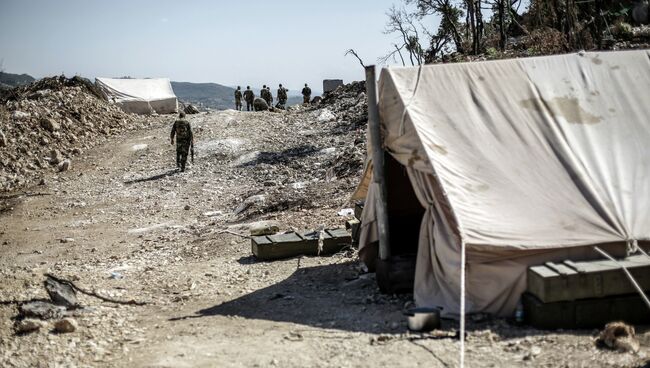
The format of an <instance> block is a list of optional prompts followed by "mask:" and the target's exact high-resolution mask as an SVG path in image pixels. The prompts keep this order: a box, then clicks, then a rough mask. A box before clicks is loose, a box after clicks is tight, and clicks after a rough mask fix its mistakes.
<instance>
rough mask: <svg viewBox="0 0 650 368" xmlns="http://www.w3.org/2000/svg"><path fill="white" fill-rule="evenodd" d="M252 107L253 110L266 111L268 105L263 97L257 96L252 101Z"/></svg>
mask: <svg viewBox="0 0 650 368" xmlns="http://www.w3.org/2000/svg"><path fill="white" fill-rule="evenodd" d="M253 109H254V110H255V111H268V109H269V105H268V104H267V103H266V101H264V99H262V98H259V97H257V98H256V99H255V100H254V101H253Z"/></svg>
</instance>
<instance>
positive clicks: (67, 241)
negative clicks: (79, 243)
mask: <svg viewBox="0 0 650 368" xmlns="http://www.w3.org/2000/svg"><path fill="white" fill-rule="evenodd" d="M61 243H74V238H63V239H61Z"/></svg>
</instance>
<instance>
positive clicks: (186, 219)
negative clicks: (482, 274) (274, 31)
mask: <svg viewBox="0 0 650 368" xmlns="http://www.w3.org/2000/svg"><path fill="white" fill-rule="evenodd" d="M346 98H347V99H348V100H349V101H348V102H349V103H348V105H349V106H357V105H360V106H363V104H364V101H362V100H356V99H357V96H355V94H354V93H350V94H349V96H347V97H346ZM348 105H346V106H348ZM350 116H353V118H348V117H350ZM346 119H349V121H348V120H346ZM352 120H354V121H352ZM171 121H172V118H169V117H160V118H158V120H157V122H149V123H148V124H145V125H143V128H142V129H138V130H134V131H132V132H129V133H128V134H127V133H122V134H121V135H119V134H118V135H116V136H114V137H111V138H108V141H107V143H106V144H104V145H101V146H99V147H96V148H93V149H89V150H87V151H84V152H83V154H81V155H79V157H77V158H76V159H75V162H74V165H73V168H72V169H71V170H69V171H65V172H62V173H50V174H49V175H47V176H45V179H46V185H44V186H40V187H38V189H37V190H29V191H28V192H27V193H30V194H31V195H16V196H10V195H6V196H4V197H3V203H4V207H3V208H4V211H3V212H1V213H0V244H1V246H0V276H1V277H2V280H3V281H2V283H0V366H3V367H86V366H92V367H95V366H98V367H113V366H117V367H196V366H199V367H212V366H219V367H272V366H277V367H330V366H334V367H370V366H388V367H418V366H422V367H455V366H457V362H458V349H459V340H458V337H457V333H456V329H457V323H456V322H454V321H444V322H443V328H442V330H440V331H436V332H435V333H434V334H425V335H419V334H411V333H408V332H407V330H406V321H405V319H404V317H403V314H402V313H403V310H404V308H406V307H408V306H409V305H410V304H411V299H412V296H411V295H399V296H397V295H382V294H380V293H379V291H378V289H377V286H376V282H375V279H374V275H372V274H363V271H362V270H361V267H360V265H359V263H358V259H357V256H356V254H355V252H354V251H352V250H351V251H345V252H341V253H339V254H336V255H334V256H329V257H297V258H292V259H287V260H281V261H275V262H257V261H256V260H255V258H254V257H252V255H251V250H250V241H249V240H248V239H246V238H245V237H242V236H238V235H235V234H246V232H247V229H248V224H249V223H250V222H252V221H257V220H267V219H271V220H276V221H278V222H279V223H280V224H281V225H282V229H281V230H290V229H295V230H302V229H313V228H316V227H318V226H321V225H326V226H342V225H343V223H344V221H345V218H344V217H341V216H338V215H337V212H338V211H339V210H341V209H342V208H346V207H348V206H349V203H348V198H349V196H350V194H351V192H352V190H353V189H354V186H355V184H356V180H357V179H358V177H359V172H360V170H361V168H362V167H361V166H362V163H361V162H362V161H361V159H362V157H363V150H364V146H363V143H362V141H363V138H364V135H365V131H364V125H363V124H361V123H359V121H360V119H359V118H358V116H357V115H355V114H350V113H349V111H348V110H345V111H343V110H341V106H338V105H335V104H334V105H330V106H328V107H326V108H324V109H312V108H298V109H295V110H293V111H290V112H283V113H245V112H236V111H224V112H218V113H211V114H200V115H195V116H192V117H191V118H190V121H191V123H192V126H193V128H194V129H195V132H196V133H195V134H196V154H197V157H196V158H195V164H193V165H191V166H190V167H189V170H188V171H187V172H185V173H179V172H176V171H175V170H174V153H173V147H172V146H171V145H170V144H169V138H168V135H169V129H170V126H171ZM359 156H360V157H359ZM350 157H354V159H349V160H348V159H344V158H350ZM45 273H52V274H55V275H58V276H61V277H64V278H67V279H70V280H73V281H74V282H75V283H76V284H78V285H79V286H82V287H84V288H86V289H89V290H94V291H95V292H97V293H98V294H101V295H104V296H108V297H112V298H115V299H120V300H136V301H142V302H146V303H147V304H146V305H144V306H135V305H119V304H115V303H109V302H103V301H101V300H99V299H97V298H94V297H90V296H84V295H81V296H80V302H81V305H82V306H83V308H80V309H76V310H73V311H69V312H68V313H69V314H70V317H71V318H73V319H74V320H75V321H76V322H77V324H78V328H77V329H76V331H74V332H71V333H61V334H59V333H55V332H54V331H52V329H53V326H54V320H50V321H45V325H44V326H42V327H41V328H40V329H39V330H38V331H35V332H32V333H27V334H18V335H17V334H15V333H14V329H13V326H14V319H15V317H16V316H17V314H18V304H19V303H18V302H20V301H26V300H31V299H41V298H47V294H46V292H45V290H44V288H43V286H42V285H43V280H44V274H45ZM597 334H598V331H554V332H547V331H538V330H533V329H528V328H525V327H518V326H514V325H511V324H510V323H508V321H505V320H502V319H490V318H475V319H471V320H470V322H469V333H468V336H467V340H466V341H467V344H466V345H467V365H466V366H468V367H518V366H529V367H642V366H644V364H645V362H646V360H647V358H646V356H647V354H648V336H650V335H648V334H647V333H646V332H645V329H642V328H637V334H638V337H639V340H640V342H641V350H640V351H639V352H638V353H636V354H632V353H617V352H612V351H608V350H602V349H599V348H597V347H596V345H595V343H594V341H595V337H596V336H597Z"/></svg>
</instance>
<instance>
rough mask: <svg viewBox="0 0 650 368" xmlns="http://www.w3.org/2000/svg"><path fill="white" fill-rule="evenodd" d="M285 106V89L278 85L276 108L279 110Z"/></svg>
mask: <svg viewBox="0 0 650 368" xmlns="http://www.w3.org/2000/svg"><path fill="white" fill-rule="evenodd" d="M286 104H287V89H286V88H284V87H282V84H280V86H279V88H278V105H277V107H278V108H280V109H285V108H286V106H285V105H286Z"/></svg>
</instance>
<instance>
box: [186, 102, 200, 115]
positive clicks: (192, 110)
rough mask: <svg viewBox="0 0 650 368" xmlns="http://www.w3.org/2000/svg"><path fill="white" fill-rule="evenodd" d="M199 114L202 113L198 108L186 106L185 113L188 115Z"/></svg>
mask: <svg viewBox="0 0 650 368" xmlns="http://www.w3.org/2000/svg"><path fill="white" fill-rule="evenodd" d="M199 112H200V111H199V109H197V108H196V107H194V106H193V105H191V104H190V105H187V106H185V113H186V114H198V113H199Z"/></svg>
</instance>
